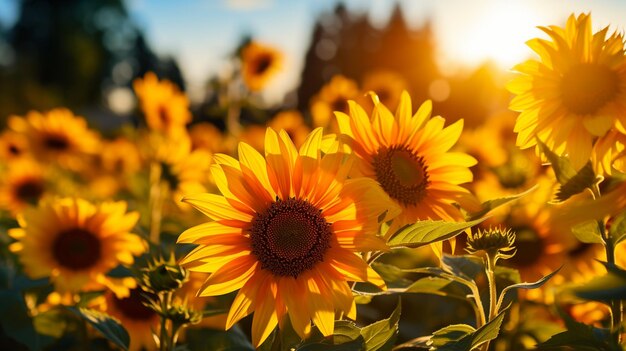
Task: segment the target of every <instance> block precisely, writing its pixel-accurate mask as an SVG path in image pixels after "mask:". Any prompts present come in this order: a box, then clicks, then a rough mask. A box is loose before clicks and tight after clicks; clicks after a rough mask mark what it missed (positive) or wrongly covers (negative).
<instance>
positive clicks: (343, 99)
mask: <svg viewBox="0 0 626 351" xmlns="http://www.w3.org/2000/svg"><path fill="white" fill-rule="evenodd" d="M359 94H360V90H359V86H358V84H357V83H356V82H355V81H354V80H352V79H349V78H346V77H344V76H342V75H336V76H334V77H333V78H332V79H331V80H330V82H328V83H326V85H324V86H323V87H322V88H321V89H320V91H319V92H318V93H317V95H315V96H313V97H312V98H311V102H310V105H311V106H310V109H311V115H312V117H313V126H314V127H323V128H324V129H325V130H327V131H330V132H331V133H337V132H338V131H339V128H338V127H337V124H336V121H335V118H334V115H333V113H334V112H335V111H339V112H343V113H348V111H349V107H348V100H355V99H357V98H359Z"/></svg>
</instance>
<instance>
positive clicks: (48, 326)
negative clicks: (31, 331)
mask: <svg viewBox="0 0 626 351" xmlns="http://www.w3.org/2000/svg"><path fill="white" fill-rule="evenodd" d="M33 324H34V326H35V330H36V331H37V332H38V333H39V334H43V335H48V336H51V337H53V338H56V339H58V338H60V337H61V336H62V335H63V333H65V329H66V328H67V319H66V316H65V315H64V314H63V311H62V310H60V309H51V310H49V311H46V312H42V313H39V314H37V315H36V316H35V317H34V318H33Z"/></svg>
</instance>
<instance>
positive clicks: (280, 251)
mask: <svg viewBox="0 0 626 351" xmlns="http://www.w3.org/2000/svg"><path fill="white" fill-rule="evenodd" d="M331 237H332V232H331V229H330V224H329V223H328V222H326V219H325V218H324V216H322V214H321V211H320V210H319V209H318V208H316V207H315V206H313V205H311V204H310V203H309V202H308V201H306V200H302V199H295V198H289V199H287V200H280V199H277V200H276V202H274V203H272V205H270V207H269V208H268V209H267V210H265V211H264V212H263V213H259V214H257V216H256V217H255V218H254V219H253V220H252V225H251V228H250V239H251V242H252V253H253V254H254V255H255V256H256V257H257V258H258V260H259V262H260V263H261V268H263V269H267V270H269V271H270V272H272V273H273V274H275V275H278V276H292V277H297V276H298V275H300V273H302V272H305V271H307V270H309V269H311V268H313V267H314V266H315V264H317V263H318V262H321V261H323V260H324V255H325V254H326V251H327V250H328V248H330V240H331Z"/></svg>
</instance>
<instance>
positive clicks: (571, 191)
mask: <svg viewBox="0 0 626 351" xmlns="http://www.w3.org/2000/svg"><path fill="white" fill-rule="evenodd" d="M596 181H597V179H596V175H595V173H594V172H593V168H592V167H591V163H587V164H586V165H585V166H584V167H583V168H581V169H580V170H579V171H578V172H577V173H576V174H575V175H574V176H573V177H571V178H570V179H568V180H567V182H565V183H564V184H561V186H560V187H559V190H558V191H557V192H556V200H557V201H559V202H563V201H565V200H567V199H569V198H570V197H572V196H574V195H576V194H579V193H582V192H583V191H584V190H585V189H587V188H590V187H592V186H593V184H594V183H595V182H596Z"/></svg>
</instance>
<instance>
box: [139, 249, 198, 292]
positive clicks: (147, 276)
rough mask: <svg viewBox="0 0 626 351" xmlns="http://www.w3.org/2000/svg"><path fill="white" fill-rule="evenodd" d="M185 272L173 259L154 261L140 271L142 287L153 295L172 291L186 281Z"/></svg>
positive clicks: (186, 274)
mask: <svg viewBox="0 0 626 351" xmlns="http://www.w3.org/2000/svg"><path fill="white" fill-rule="evenodd" d="M187 276H188V273H187V270H185V269H184V268H183V267H181V266H180V265H178V264H177V263H176V262H175V261H174V259H173V257H170V259H168V260H167V261H165V260H163V259H162V258H161V259H155V260H154V261H152V262H150V263H149V264H148V268H144V269H143V270H142V281H143V283H144V285H145V286H146V287H147V288H149V289H150V290H152V291H153V292H155V293H159V292H163V291H173V290H176V289H178V288H180V287H181V286H182V285H183V283H184V282H185V281H186V280H187Z"/></svg>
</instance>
